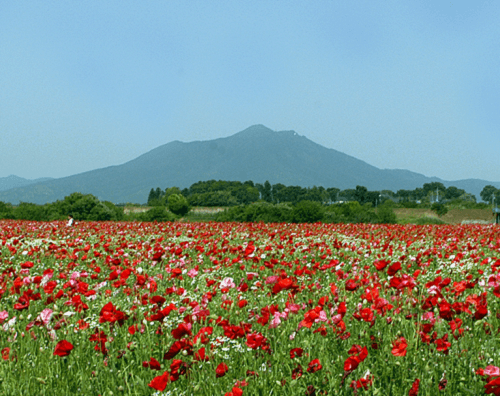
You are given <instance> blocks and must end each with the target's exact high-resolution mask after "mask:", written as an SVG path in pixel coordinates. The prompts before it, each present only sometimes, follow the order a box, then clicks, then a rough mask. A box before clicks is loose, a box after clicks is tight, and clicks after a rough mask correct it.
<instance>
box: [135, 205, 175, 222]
mask: <svg viewBox="0 0 500 396" xmlns="http://www.w3.org/2000/svg"><path fill="white" fill-rule="evenodd" d="M140 219H141V220H143V221H172V220H173V215H172V214H171V213H168V212H167V210H166V208H165V207H164V206H155V207H154V208H151V209H149V210H148V211H147V212H144V213H141V216H140Z"/></svg>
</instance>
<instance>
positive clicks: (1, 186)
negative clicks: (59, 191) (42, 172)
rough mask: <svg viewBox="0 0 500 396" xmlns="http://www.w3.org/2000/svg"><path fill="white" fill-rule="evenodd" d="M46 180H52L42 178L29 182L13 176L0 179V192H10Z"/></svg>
mask: <svg viewBox="0 0 500 396" xmlns="http://www.w3.org/2000/svg"><path fill="white" fill-rule="evenodd" d="M48 180H52V178H51V177H42V178H40V179H33V180H30V179H24V178H22V177H19V176H15V175H10V176H7V177H0V191H5V190H10V189H11V188H16V187H23V186H28V185H30V184H36V183H41V182H44V181H48Z"/></svg>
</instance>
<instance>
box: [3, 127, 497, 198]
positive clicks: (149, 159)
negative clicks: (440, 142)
mask: <svg viewBox="0 0 500 396" xmlns="http://www.w3.org/2000/svg"><path fill="white" fill-rule="evenodd" d="M212 179H215V180H238V181H242V182H243V181H247V180H252V181H253V182H255V183H264V182H265V181H266V180H269V182H270V183H271V184H275V183H282V184H284V185H300V186H302V187H312V186H314V185H316V186H323V187H337V188H340V189H346V188H355V187H356V185H361V186H365V187H367V188H368V189H369V190H384V189H387V190H392V191H395V192H396V191H397V190H399V189H414V188H417V187H421V186H422V185H423V184H424V183H429V182H433V181H437V182H441V183H443V184H444V185H445V186H450V185H454V186H456V187H458V188H463V189H464V190H465V191H467V192H471V193H473V194H475V195H476V197H477V198H479V192H480V191H481V189H482V188H483V187H484V186H485V185H487V184H492V185H494V186H495V187H497V188H498V187H500V183H495V182H488V181H484V180H479V179H465V180H461V181H460V180H458V181H445V180H442V179H440V178H437V177H427V176H425V175H422V174H420V173H416V172H412V171H409V170H405V169H379V168H376V167H375V166H373V165H370V164H368V163H367V162H365V161H363V160H360V159H357V158H355V157H352V156H350V155H348V154H345V153H342V152H340V151H337V150H335V149H332V148H327V147H324V146H321V145H320V144H318V143H316V142H313V141H312V140H310V139H308V138H307V137H305V136H301V135H299V134H298V133H297V132H295V131H273V130H271V129H269V128H267V127H265V126H264V125H253V126H251V127H249V128H246V129H245V130H243V131H240V132H237V133H235V134H233V135H231V136H228V137H223V138H217V139H212V140H201V141H200V140H198V141H193V142H181V141H178V140H175V141H172V142H169V143H166V144H164V145H161V146H158V147H156V148H154V149H152V150H150V151H148V152H146V153H144V154H142V155H140V156H138V157H136V158H134V159H132V160H130V161H127V162H125V163H123V164H121V165H113V166H109V167H106V168H100V169H95V170H92V171H87V172H83V173H79V174H76V175H72V176H66V177H63V178H59V179H52V180H47V181H44V182H41V183H36V184H33V185H26V186H21V187H18V188H14V189H10V190H7V191H0V201H4V202H11V203H14V204H17V203H18V202H20V201H23V202H33V203H41V204H43V203H46V202H53V201H56V200H58V199H63V198H64V196H66V195H69V194H71V193H72V192H81V193H85V194H93V195H95V196H97V197H98V198H99V199H101V200H109V201H111V202H114V203H124V202H137V203H144V202H146V201H147V196H148V194H149V191H150V190H151V188H156V187H160V188H162V189H164V188H167V187H172V186H177V187H180V188H184V187H189V186H190V185H191V184H193V183H196V182H198V181H202V180H212Z"/></svg>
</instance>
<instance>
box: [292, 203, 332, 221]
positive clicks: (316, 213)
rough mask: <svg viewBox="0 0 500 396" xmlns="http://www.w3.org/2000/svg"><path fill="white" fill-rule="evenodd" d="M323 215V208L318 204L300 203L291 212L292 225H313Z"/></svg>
mask: <svg viewBox="0 0 500 396" xmlns="http://www.w3.org/2000/svg"><path fill="white" fill-rule="evenodd" d="M324 214H325V210H324V208H323V206H322V205H321V204H320V203H319V202H313V201H301V202H299V203H298V204H296V205H295V207H294V208H293V210H292V213H291V215H292V221H293V222H294V223H315V222H317V221H320V220H321V219H322V218H323V215H324Z"/></svg>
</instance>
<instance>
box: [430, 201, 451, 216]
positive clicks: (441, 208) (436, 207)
mask: <svg viewBox="0 0 500 396" xmlns="http://www.w3.org/2000/svg"><path fill="white" fill-rule="evenodd" d="M431 210H433V211H434V212H436V214H437V215H438V216H444V215H445V214H446V213H448V208H447V207H446V206H445V205H443V204H442V203H438V202H434V203H433V204H432V206H431Z"/></svg>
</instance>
